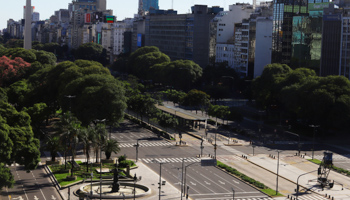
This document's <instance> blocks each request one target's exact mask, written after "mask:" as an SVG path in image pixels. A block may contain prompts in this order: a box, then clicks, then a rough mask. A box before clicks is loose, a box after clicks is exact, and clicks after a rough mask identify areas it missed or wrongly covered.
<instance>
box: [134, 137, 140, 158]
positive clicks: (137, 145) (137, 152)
mask: <svg viewBox="0 0 350 200" xmlns="http://www.w3.org/2000/svg"><path fill="white" fill-rule="evenodd" d="M134 146H135V147H136V162H137V160H138V155H139V146H140V145H139V139H137V141H136V145H134Z"/></svg>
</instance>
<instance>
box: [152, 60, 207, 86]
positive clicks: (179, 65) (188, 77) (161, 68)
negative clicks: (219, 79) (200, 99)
mask: <svg viewBox="0 0 350 200" xmlns="http://www.w3.org/2000/svg"><path fill="white" fill-rule="evenodd" d="M151 74H152V76H151V78H152V79H153V80H155V81H158V82H161V83H163V84H165V85H170V86H173V87H175V88H178V89H182V90H186V91H188V90H189V89H190V88H191V85H192V84H193V83H194V82H196V81H197V80H198V79H199V78H201V77H202V74H203V71H202V68H201V67H200V66H199V65H198V64H196V63H195V62H193V61H191V60H176V61H173V62H164V63H161V64H157V65H154V66H152V67H151Z"/></svg>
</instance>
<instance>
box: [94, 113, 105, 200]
mask: <svg viewBox="0 0 350 200" xmlns="http://www.w3.org/2000/svg"><path fill="white" fill-rule="evenodd" d="M105 121H106V119H102V120H99V119H96V120H95V122H97V123H101V122H105ZM100 200H102V136H101V132H100Z"/></svg>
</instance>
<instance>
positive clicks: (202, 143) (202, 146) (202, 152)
mask: <svg viewBox="0 0 350 200" xmlns="http://www.w3.org/2000/svg"><path fill="white" fill-rule="evenodd" d="M203 141H204V140H203V139H202V141H201V157H202V156H203V148H204V146H203Z"/></svg>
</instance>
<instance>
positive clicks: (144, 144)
mask: <svg viewBox="0 0 350 200" xmlns="http://www.w3.org/2000/svg"><path fill="white" fill-rule="evenodd" d="M135 145H136V143H119V147H135ZM171 145H174V144H172V143H171V142H167V141H165V142H164V141H162V142H139V147H159V146H171Z"/></svg>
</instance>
